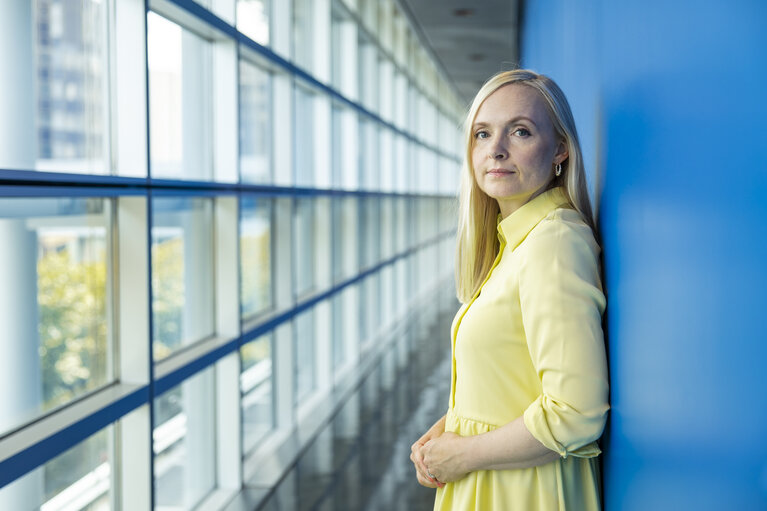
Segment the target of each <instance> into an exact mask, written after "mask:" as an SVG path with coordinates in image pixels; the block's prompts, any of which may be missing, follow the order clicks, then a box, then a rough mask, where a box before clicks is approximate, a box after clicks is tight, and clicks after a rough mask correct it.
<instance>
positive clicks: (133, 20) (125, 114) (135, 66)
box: [0, 0, 147, 177]
mask: <svg viewBox="0 0 767 511" xmlns="http://www.w3.org/2000/svg"><path fill="white" fill-rule="evenodd" d="M15 3H19V4H21V3H22V2H15ZM115 3H116V5H115V6H114V9H115V18H114V20H115V63H116V66H115V80H114V83H113V87H114V91H115V92H116V93H115V106H116V115H115V117H114V119H113V120H112V122H114V125H115V132H116V137H115V139H116V142H117V143H116V146H115V156H116V162H117V173H118V174H120V175H122V176H137V177H146V173H147V156H146V151H147V132H146V108H143V105H145V104H146V102H147V94H146V63H145V55H146V53H145V52H146V37H145V32H146V27H145V25H146V11H145V8H144V2H143V1H141V0H132V1H122V2H115ZM0 19H4V18H3V17H2V16H0ZM0 23H2V22H0ZM0 32H2V31H0ZM17 44H18V43H17ZM0 47H5V45H0ZM9 81H12V82H13V81H16V80H9ZM138 105H142V107H139V106H138ZM0 138H3V137H0Z"/></svg>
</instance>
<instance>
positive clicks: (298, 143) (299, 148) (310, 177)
mask: <svg viewBox="0 0 767 511" xmlns="http://www.w3.org/2000/svg"><path fill="white" fill-rule="evenodd" d="M295 106H296V110H295V122H294V123H293V125H294V126H295V138H294V141H295V145H294V154H295V158H294V161H295V174H294V175H295V177H296V186H306V187H310V186H313V185H314V133H313V129H314V94H312V93H311V92H309V91H308V90H306V89H304V88H303V87H300V86H298V85H296V86H295Z"/></svg>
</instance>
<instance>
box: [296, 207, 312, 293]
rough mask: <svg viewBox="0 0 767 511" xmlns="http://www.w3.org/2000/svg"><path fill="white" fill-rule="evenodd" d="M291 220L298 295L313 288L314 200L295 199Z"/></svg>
mask: <svg viewBox="0 0 767 511" xmlns="http://www.w3.org/2000/svg"><path fill="white" fill-rule="evenodd" d="M293 220H294V221H293V232H294V243H293V249H294V250H293V260H294V266H293V268H294V269H295V272H294V275H295V291H296V295H298V296H300V295H303V294H305V293H307V292H310V291H311V290H312V289H314V256H315V254H314V200H312V199H296V202H295V216H294V219H293Z"/></svg>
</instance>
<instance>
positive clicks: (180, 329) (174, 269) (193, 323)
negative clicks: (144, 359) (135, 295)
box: [152, 197, 214, 360]
mask: <svg viewBox="0 0 767 511" xmlns="http://www.w3.org/2000/svg"><path fill="white" fill-rule="evenodd" d="M152 211H153V213H152V311H153V316H154V317H153V319H154V332H153V346H154V356H155V360H160V359H162V358H165V357H167V356H168V355H170V354H171V353H172V352H173V351H175V350H178V349H179V348H181V347H182V346H185V345H189V344H192V343H194V342H197V341H199V340H201V339H204V338H206V337H208V336H210V335H213V333H214V319H213V313H214V310H213V303H214V300H213V298H214V297H213V200H212V199H203V198H179V197H162V198H156V199H152Z"/></svg>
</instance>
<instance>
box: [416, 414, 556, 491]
mask: <svg viewBox="0 0 767 511" xmlns="http://www.w3.org/2000/svg"><path fill="white" fill-rule="evenodd" d="M421 452H422V453H423V461H424V463H425V465H426V467H428V469H427V470H428V472H431V473H432V474H433V475H434V476H436V479H437V480H438V481H440V482H443V483H446V482H450V481H456V480H458V479H461V478H462V477H464V476H465V475H466V474H468V473H469V472H474V471H476V470H509V469H519V468H529V467H535V466H538V465H544V464H546V463H549V462H552V461H554V460H556V459H557V458H559V454H558V453H557V452H555V451H552V450H550V449H548V448H547V447H545V446H544V445H543V444H542V443H540V442H539V441H538V440H536V439H535V437H533V435H531V434H530V432H529V431H528V430H527V427H526V426H525V423H524V420H523V418H522V417H519V418H517V419H515V420H513V421H512V422H510V423H508V424H506V425H504V426H501V427H500V428H498V429H495V430H493V431H489V432H487V433H484V434H482V435H475V436H466V437H461V436H458V435H456V434H454V433H444V434H443V435H441V436H439V437H438V438H435V439H432V440H430V441H428V442H427V443H426V444H425V445H424V446H423V448H422V449H421Z"/></svg>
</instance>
